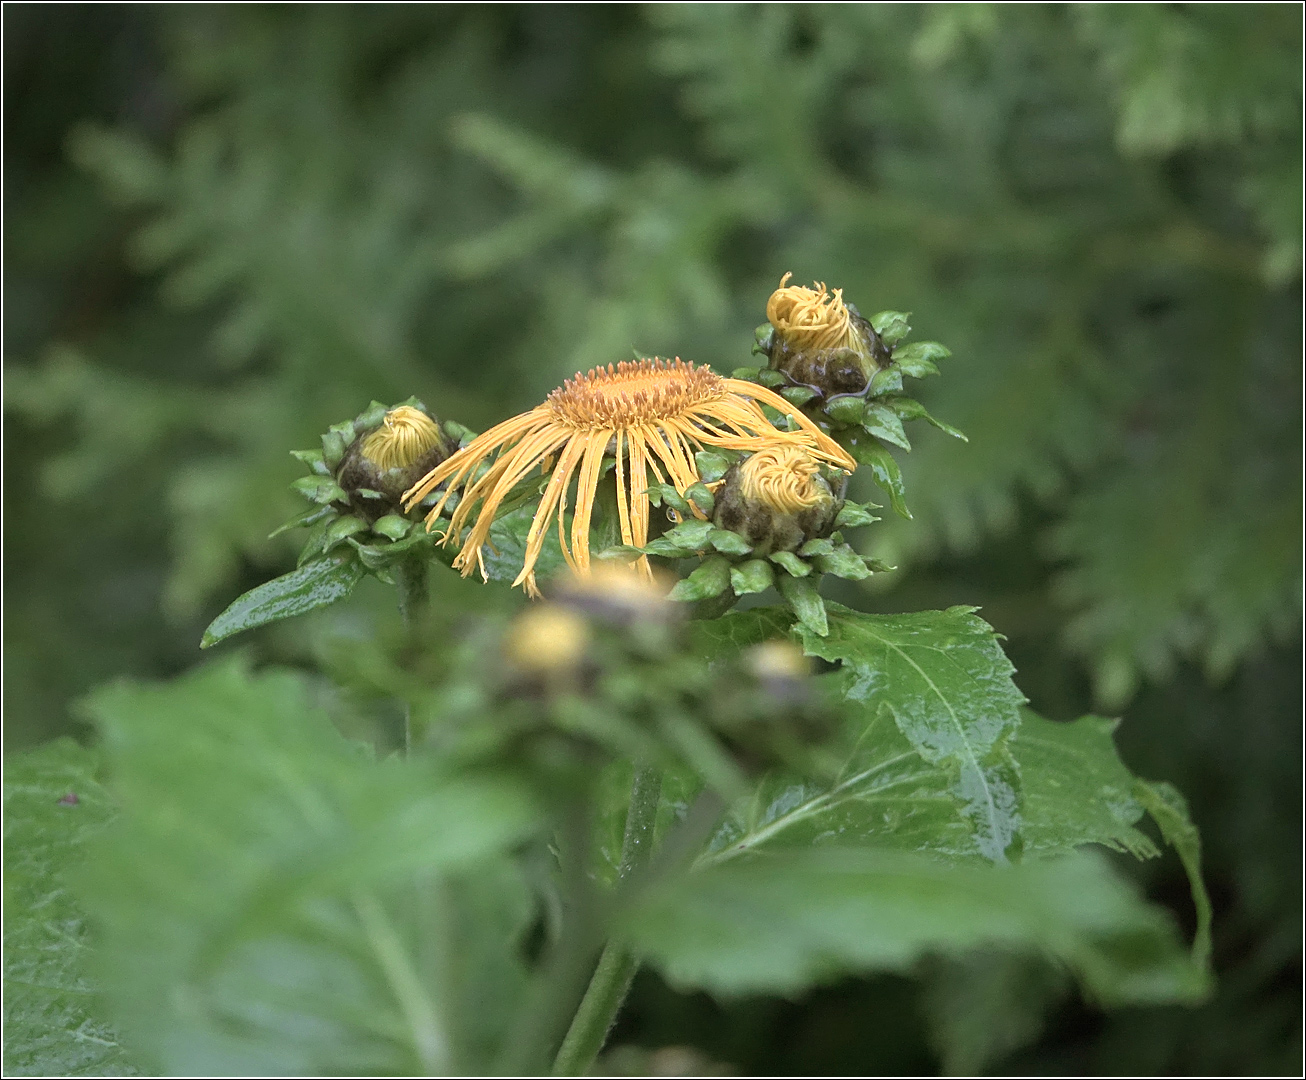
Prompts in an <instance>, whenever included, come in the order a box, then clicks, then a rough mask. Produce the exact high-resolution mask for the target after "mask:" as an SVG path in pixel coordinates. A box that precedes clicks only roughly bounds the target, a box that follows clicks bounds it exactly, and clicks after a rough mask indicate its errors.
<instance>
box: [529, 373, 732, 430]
mask: <svg viewBox="0 0 1306 1080" xmlns="http://www.w3.org/2000/svg"><path fill="white" fill-rule="evenodd" d="M725 394H726V387H725V381H724V380H723V379H722V378H721V377H720V376H719V375H716V374H714V373H713V372H712V371H710V370H709V369H707V368H705V367H695V366H694V365H693V364H690V363H686V362H685V361H683V360H680V359H679V358H677V359H675V360H639V361H637V362H628V361H622V362H621V363H620V364H615V365H613V364H609V365H608V366H607V367H606V368H591V369H590V372H589V374H588V375H581V374H579V373H577V375H576V377H575V378H574V379H568V380H567V381H566V382H564V383H563V384H562V386H560V387H559V388H558V389H557V390H555V391H553V393H551V394H550V395H549V397H548V401H547V406H548V408H549V409H550V411H551V412H552V413H553V416H554V418H555V419H556V420H557V421H558V422H559V423H562V424H565V425H566V426H567V427H570V428H574V429H576V430H578V431H593V430H594V429H596V428H607V429H611V430H615V429H620V428H630V427H638V426H640V425H643V424H651V423H657V422H658V421H660V420H668V419H671V418H673V417H678V416H684V415H685V414H686V413H687V412H688V411H689V410H691V409H693V408H694V407H695V406H698V405H702V404H704V403H705V402H708V401H714V400H717V399H719V398H722V397H724V396H725Z"/></svg>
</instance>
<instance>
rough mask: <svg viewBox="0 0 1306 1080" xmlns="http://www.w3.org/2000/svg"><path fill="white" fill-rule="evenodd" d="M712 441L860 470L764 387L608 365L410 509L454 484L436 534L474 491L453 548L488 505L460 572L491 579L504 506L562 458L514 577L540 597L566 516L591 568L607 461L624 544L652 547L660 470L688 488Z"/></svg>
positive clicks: (418, 489)
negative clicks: (778, 418) (794, 453)
mask: <svg viewBox="0 0 1306 1080" xmlns="http://www.w3.org/2000/svg"><path fill="white" fill-rule="evenodd" d="M762 404H766V405H770V406H772V407H773V408H775V409H777V410H779V411H780V412H781V413H783V414H784V415H786V416H789V417H791V418H792V419H793V421H794V422H795V423H796V424H797V425H798V428H799V430H797V431H793V432H788V431H780V430H778V429H777V428H776V427H775V426H774V425H773V424H772V423H771V421H770V420H768V419H767V418H766V414H765V413H763V412H762V408H761V405H762ZM707 446H715V447H720V448H722V449H726V450H744V451H750V452H751V451H757V450H762V449H765V448H767V447H781V446H798V447H802V448H804V449H806V450H807V451H808V452H809V453H811V454H813V455H814V456H816V457H818V458H819V459H821V460H823V461H827V462H829V463H831V464H833V465H837V466H839V467H840V468H843V469H849V470H851V469H853V468H855V464H856V463H855V462H854V461H853V459H852V458H851V457H850V456H849V455H848V453H847V452H846V451H845V450H844V449H843V448H842V447H841V446H839V444H838V443H836V442H835V441H834V440H833V439H831V438H830V437H829V436H828V435H826V434H824V433H823V432H822V431H821V430H820V429H819V428H818V427H817V426H816V425H815V424H813V423H812V421H811V420H809V419H807V417H805V416H803V415H802V414H801V413H800V412H798V411H797V410H796V409H795V408H794V407H793V406H792V405H790V404H789V403H788V402H787V401H785V400H784V398H782V397H780V396H779V395H777V394H775V393H773V392H772V391H770V390H767V389H766V388H765V387H762V386H758V385H756V384H754V383H750V382H744V381H742V380H739V379H725V378H722V377H721V376H719V375H716V374H715V373H713V372H712V371H711V370H710V369H708V368H705V367H695V366H694V365H693V364H691V363H686V362H684V361H682V360H680V359H676V360H671V361H667V360H640V361H638V362H637V363H628V362H626V363H620V364H617V365H615V366H614V365H611V364H609V365H608V367H606V368H598V369H596V370H591V371H590V372H589V374H588V375H581V374H579V373H577V375H576V377H575V378H574V379H568V380H567V381H566V382H565V383H564V384H563V385H562V386H561V387H559V388H558V389H557V390H555V391H553V393H551V394H550V395H549V396H548V398H547V399H546V400H545V402H544V404H542V405H539V406H537V407H536V408H534V409H531V410H530V412H527V413H523V414H522V415H520V416H515V417H513V418H512V419H511V420H507V421H505V422H504V423H502V424H498V425H497V426H495V427H493V428H491V429H490V430H489V431H487V432H485V433H484V434H483V435H480V436H478V437H477V438H476V439H474V440H473V441H472V442H471V443H469V444H468V445H467V446H465V447H463V449H462V450H460V451H459V452H458V453H456V454H454V455H453V456H452V457H450V458H449V459H448V460H447V461H444V462H442V463H441V464H440V465H439V466H437V467H436V468H435V469H433V470H432V471H431V472H429V473H427V475H426V476H425V477H424V478H423V479H422V480H421V481H420V482H419V483H417V484H416V485H415V486H414V487H413V488H412V489H411V490H409V491H408V492H407V493H406V495H405V500H406V504H405V505H406V506H407V507H408V508H410V509H411V507H412V506H413V505H415V504H416V503H417V502H419V501H420V500H421V499H423V498H425V497H426V495H427V494H429V493H430V492H431V491H434V490H435V488H437V487H438V486H439V485H440V484H443V483H446V482H447V484H448V486H447V487H446V489H445V491H444V494H443V496H442V497H441V499H440V501H439V502H438V503H437V504H436V505H435V507H434V509H433V510H432V511H431V513H430V514H429V515H428V517H427V527H428V528H430V527H431V525H433V524H434V522H435V520H436V519H437V518H438V517H439V516H440V512H441V510H443V508H444V505H445V502H446V501H447V500H448V498H449V496H450V495H451V494H452V493H453V492H454V491H455V490H456V489H457V488H459V487H465V490H464V491H463V496H462V501H461V502H459V504H458V506H457V508H456V509H455V510H454V512H453V516H452V518H451V521H450V525H449V530H448V533H447V535H446V538H445V543H452V542H454V541H455V540H456V538H457V537H459V536H461V534H462V530H463V528H464V526H466V525H467V524H468V523H469V520H470V518H471V516H472V514H473V511H474V510H475V509H476V508H477V507H478V506H479V508H480V509H479V511H478V512H477V514H476V521H475V524H474V525H473V527H472V529H471V532H470V533H469V534H468V536H467V539H466V540H465V541H464V542H463V546H462V549H461V551H460V552H459V553H458V556H457V558H456V559H455V560H454V566H455V567H456V568H458V569H460V570H461V571H462V572H463V575H464V576H466V575H468V574H470V573H471V572H472V568H473V566H479V567H480V569H481V575H482V577H486V573H485V566H484V562H483V556H482V548H483V546H484V545H485V543H486V542H487V540H488V539H489V534H490V526H491V524H493V522H494V515H495V513H496V511H497V510H498V508H499V505H500V504H501V503H502V502H503V500H504V498H505V497H506V496H507V495H508V493H509V492H510V491H511V490H512V489H513V488H514V487H515V486H516V485H517V484H518V483H520V482H521V481H522V480H523V479H525V478H526V477H527V476H529V475H530V474H531V472H532V471H533V470H535V469H536V468H539V469H540V471H541V474H545V473H548V472H549V467H550V465H551V464H552V463H553V460H554V457H555V455H556V457H557V463H556V464H555V465H553V467H552V472H551V474H550V475H549V481H548V484H547V486H546V487H545V490H544V494H543V495H542V497H541V498H540V504H539V509H538V510H537V511H536V512H535V518H534V520H533V521H532V522H531V527H530V531H529V532H528V534H527V537H526V555H525V560H524V565H523V566H522V570H521V573H520V574H519V575H518V576H517V580H516V581H514V582H513V584H514V585H520V584H524V585H525V587H526V591H527V593H529V594H530V595H531V596H538V595H539V589H538V588H537V587H536V584H535V572H534V571H535V563H536V560H537V559H538V558H539V554H540V549H541V548H542V547H543V544H544V536H545V531H546V530H547V529H548V528H549V524H550V519H551V517H552V516H553V515H554V514H555V513H556V515H557V519H558V540H559V543H560V545H561V547H562V554H563V558H565V559H566V561H567V564H568V566H570V567H571V569H572V570H573V571H574V572H575V573H577V574H579V575H582V576H583V575H587V574H588V573H589V565H590V552H589V530H590V520H591V517H592V515H593V511H594V497H595V492H596V491H597V489H598V483H599V477H600V475H601V472H602V464H603V458H604V456H605V455H609V454H610V455H612V456H613V457H614V458H615V459H616V484H617V517H618V520H619V523H620V527H621V538H622V541H623V542H624V543H626V544H632V545H634V546H636V547H643V546H644V544H646V543H647V542H648V525H649V500H648V492H647V485H648V483H649V474H650V473H651V474H652V477H653V479H654V481H655V482H657V483H668V482H669V483H671V484H673V485H674V486H675V487H676V488H677V489H678V490H680V491H683V490H684V489H685V488H687V487H689V486H690V485H691V484H693V483H694V482H695V481H697V480H698V479H699V476H698V468H697V465H696V463H695V461H694V451H695V449H701V448H703V447H707ZM496 451H497V452H498V454H497V457H495V459H494V461H493V463H492V464H491V465H490V466H489V468H488V469H487V470H486V471H485V472H484V474H483V475H481V476H480V477H479V478H474V474H475V471H476V469H477V467H478V466H479V465H480V464H481V463H482V462H484V461H485V460H486V459H487V458H489V457H490V455H491V454H494V453H495V452H496ZM573 476H575V477H576V509H575V515H574V517H573V520H572V526H571V538H570V543H568V540H567V537H566V535H565V531H564V524H563V515H564V513H565V512H566V509H567V492H568V489H569V488H570V486H571V481H572V477H573ZM640 569H641V570H642V571H643V572H644V573H645V574H647V573H649V567H648V560H647V559H641V560H640Z"/></svg>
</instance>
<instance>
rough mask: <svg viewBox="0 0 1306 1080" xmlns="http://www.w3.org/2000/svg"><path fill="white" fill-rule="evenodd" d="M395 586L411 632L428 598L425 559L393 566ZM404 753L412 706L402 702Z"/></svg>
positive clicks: (413, 558)
mask: <svg viewBox="0 0 1306 1080" xmlns="http://www.w3.org/2000/svg"><path fill="white" fill-rule="evenodd" d="M395 586H396V587H397V588H398V590H399V614H400V615H401V616H402V617H403V620H404V628H405V629H406V630H407V631H408V632H409V634H412V633H414V632H416V630H417V628H418V627H419V626H420V625H421V622H422V617H423V615H425V613H426V605H427V603H428V601H429V600H430V592H429V591H428V589H427V579H426V560H425V559H424V558H421V557H420V556H411V557H409V558H407V559H404V560H402V561H401V562H399V563H398V564H397V565H396V566H395ZM403 710H404V731H403V742H404V754H405V755H407V754H408V752H409V750H410V749H411V747H412V745H413V707H412V706H411V705H409V704H408V703H407V702H404V706H403Z"/></svg>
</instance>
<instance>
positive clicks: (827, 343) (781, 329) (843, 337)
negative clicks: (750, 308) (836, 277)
mask: <svg viewBox="0 0 1306 1080" xmlns="http://www.w3.org/2000/svg"><path fill="white" fill-rule="evenodd" d="M791 277H793V274H792V273H789V274H785V276H784V277H782V278H781V279H780V287H779V288H778V289H776V291H775V292H773V293H772V294H771V299H769V300H768V301H767V302H766V320H767V322H769V323H770V324H771V325H772V326H774V327H775V330H776V333H777V334H778V335H779V336H780V337H781V339H782V340H783V341H784V342H785V344H787V345H788V346H789V347H790V348H791V349H793V350H795V351H798V350H805V351H810V350H816V349H853V350H855V351H857V352H859V353H864V352H865V351H866V349H865V345H864V343H863V341H862V338H861V335H860V334H859V333H858V332H857V327H856V326H855V325H854V323H853V317H852V314H851V313H850V312H849V311H848V307H847V305H846V304H845V303H844V302H843V290H842V289H835V290H834V292H833V293H830V292H828V291H827V289H826V287H825V283H824V282H817V283H816V284H815V287H814V288H811V289H808V288H804V287H803V286H801V285H786V282H788V280H789V279H790V278H791Z"/></svg>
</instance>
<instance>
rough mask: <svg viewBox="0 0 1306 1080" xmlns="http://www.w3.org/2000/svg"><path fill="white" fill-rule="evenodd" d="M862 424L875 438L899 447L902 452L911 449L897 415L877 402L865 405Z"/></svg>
mask: <svg viewBox="0 0 1306 1080" xmlns="http://www.w3.org/2000/svg"><path fill="white" fill-rule="evenodd" d="M863 424H864V426H865V428H866V430H867V431H869V432H870V433H871V434H872V435H874V436H875V437H876V438H878V439H883V440H884V441H885V442H890V443H893V445H894V446H900V447H902V449H904V450H910V449H911V443H910V442H908V441H907V433H906V432H905V431H903V429H902V421H901V420H899V419H898V414H897V413H895V412H894V411H893V410H892V409H888V408H885V406H883V405H881V404H880V403H879V402H875V401H872V402H870V403H868V404H867V406H866V417H865V419H864V420H863Z"/></svg>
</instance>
